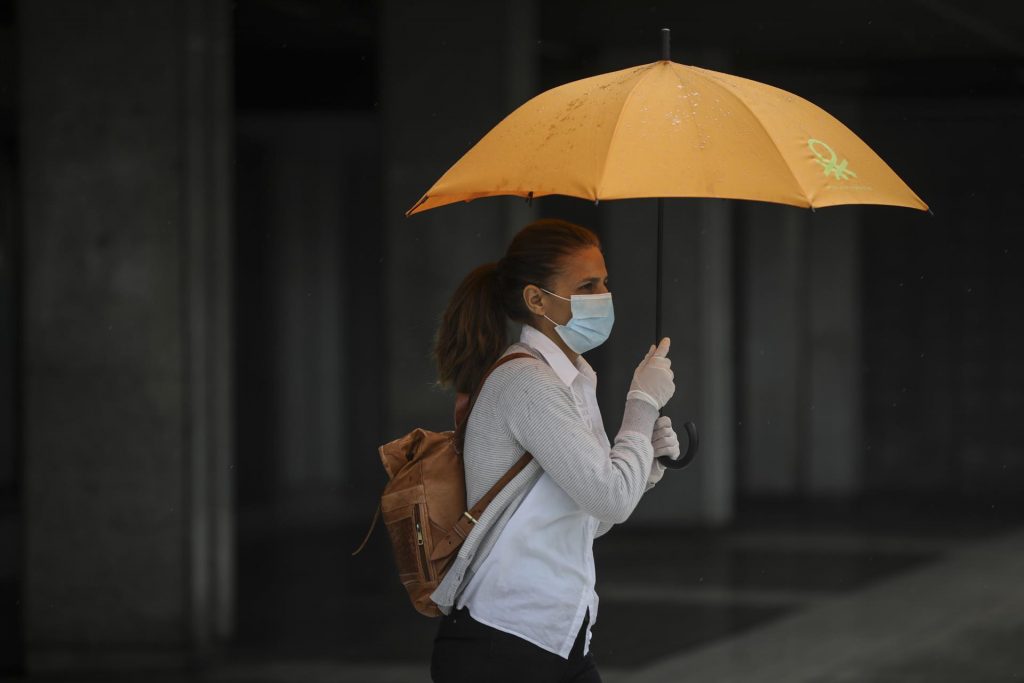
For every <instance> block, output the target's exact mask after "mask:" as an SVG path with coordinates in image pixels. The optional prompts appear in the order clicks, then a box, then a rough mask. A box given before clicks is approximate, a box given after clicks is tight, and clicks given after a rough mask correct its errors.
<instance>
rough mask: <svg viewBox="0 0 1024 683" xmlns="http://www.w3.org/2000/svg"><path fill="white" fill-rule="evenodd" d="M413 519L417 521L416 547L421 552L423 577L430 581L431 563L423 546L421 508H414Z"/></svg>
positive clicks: (417, 506) (415, 506)
mask: <svg viewBox="0 0 1024 683" xmlns="http://www.w3.org/2000/svg"><path fill="white" fill-rule="evenodd" d="M412 514H413V518H414V520H415V521H416V546H417V548H418V549H419V552H420V562H421V563H422V565H423V576H424V577H426V579H427V580H430V563H429V562H428V561H427V550H426V548H425V547H424V546H423V527H421V526H420V506H419V505H414V506H413V508H412Z"/></svg>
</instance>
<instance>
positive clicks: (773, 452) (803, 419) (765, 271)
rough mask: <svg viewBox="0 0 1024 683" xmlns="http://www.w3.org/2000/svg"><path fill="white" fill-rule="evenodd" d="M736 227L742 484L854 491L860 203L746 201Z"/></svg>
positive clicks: (797, 492) (790, 490)
mask: <svg viewBox="0 0 1024 683" xmlns="http://www.w3.org/2000/svg"><path fill="white" fill-rule="evenodd" d="M744 215H745V217H746V224H745V226H744V228H745V229H744V231H743V239H744V244H743V253H744V259H743V263H742V268H743V273H742V276H741V279H742V282H743V300H744V304H743V306H742V316H743V323H742V327H743V332H742V354H743V366H744V373H743V375H744V378H743V382H742V389H741V390H742V392H743V393H742V406H743V407H742V412H741V416H740V419H741V421H742V427H741V434H742V437H741V444H742V445H741V458H740V472H741V488H742V491H743V493H745V494H750V495H755V496H813V497H829V496H840V497H842V496H850V495H854V494H856V493H858V492H859V491H860V489H861V479H862V477H861V465H862V463H861V462H860V452H861V451H860V443H861V378H860V341H859V340H860V334H861V332H860V296H859V293H860V277H859V268H860V256H859V227H858V222H857V216H858V214H857V209H856V208H854V207H831V208H828V209H822V210H820V211H817V212H814V213H811V212H810V211H805V210H801V209H797V208H791V207H784V206H770V205H751V206H749V207H748V208H747V209H746V211H745V214H744Z"/></svg>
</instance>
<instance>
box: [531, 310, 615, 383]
mask: <svg viewBox="0 0 1024 683" xmlns="http://www.w3.org/2000/svg"><path fill="white" fill-rule="evenodd" d="M519 341H521V342H522V343H523V344H526V345H527V346H531V347H533V348H535V349H537V350H538V351H540V352H541V354H543V356H544V358H545V360H547V362H548V365H550V366H551V367H552V368H553V369H554V371H555V374H556V375H558V378H559V379H560V380H562V381H563V382H565V385H566V386H572V383H573V382H574V381H575V380H576V377H577V376H578V375H580V374H582V375H583V376H584V377H586V378H588V379H589V380H590V381H591V382H595V381H596V379H597V375H596V374H595V373H594V369H593V368H592V367H590V363H588V362H587V361H586V360H585V359H584V358H583V356H582V355H577V356H576V365H573V364H572V361H570V360H569V357H568V356H566V355H565V352H564V351H562V349H560V348H558V344H556V343H555V342H553V341H551V339H550V338H548V336H547V335H546V334H544V333H543V332H541V331H540V330H538V329H537V328H536V327H534V326H533V325H528V324H526V323H524V324H523V331H522V332H521V333H520V334H519Z"/></svg>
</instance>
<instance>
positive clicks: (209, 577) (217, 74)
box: [0, 0, 1024, 680]
mask: <svg viewBox="0 0 1024 683" xmlns="http://www.w3.org/2000/svg"><path fill="white" fill-rule="evenodd" d="M663 26H664V27H670V28H672V30H673V34H672V35H673V53H672V54H673V59H674V61H677V62H680V63H684V64H695V65H698V66H704V67H706V68H712V69H716V70H721V71H726V72H729V73H733V74H737V75H741V76H744V77H747V78H751V79H755V80H760V81H764V82H767V83H770V84H772V85H775V86H778V87H781V88H783V89H786V90H790V91H792V92H795V93H798V94H800V95H801V96H802V97H804V98H806V99H809V100H811V101H812V102H815V103H817V104H819V105H821V106H822V107H824V108H825V109H827V110H828V111H830V112H831V113H833V114H834V115H836V116H837V118H839V119H840V120H843V121H844V122H845V123H846V124H847V125H848V126H849V127H850V128H852V129H853V130H854V131H855V132H856V133H857V134H858V135H859V136H860V137H861V138H862V139H864V140H865V141H866V142H867V143H868V144H869V145H870V146H871V147H872V148H873V149H874V150H875V151H876V152H878V153H879V155H880V156H881V157H882V158H883V159H885V160H886V162H887V163H888V164H889V165H890V166H891V167H892V168H893V169H894V170H896V172H897V173H898V174H899V175H900V177H902V178H903V179H904V180H905V181H906V182H907V183H908V184H909V185H910V187H911V188H913V190H914V191H915V192H916V193H917V194H918V195H919V196H920V197H922V198H923V199H924V200H925V202H927V203H928V204H929V205H930V207H931V209H932V211H933V213H934V215H929V214H927V213H921V212H914V211H910V210H907V209H897V208H891V207H835V208H829V209H824V210H818V211H815V212H809V211H805V210H801V209H796V208H793V207H785V206H778V205H767V204H759V203H743V202H719V201H716V200H671V201H669V202H668V204H669V207H668V226H667V233H668V237H667V243H666V249H667V250H668V253H667V263H668V275H667V280H666V296H667V297H668V300H669V305H668V308H667V310H666V329H667V331H668V333H669V334H670V335H671V336H672V337H673V341H674V343H673V350H674V353H673V357H674V367H676V368H677V369H676V372H677V382H678V384H679V392H678V393H677V397H678V398H677V399H676V401H675V403H676V408H675V410H676V414H675V416H674V417H676V418H677V422H682V421H683V419H684V418H685V419H695V420H696V422H697V423H698V426H701V427H702V430H704V445H703V449H704V450H703V451H702V455H701V457H700V459H699V460H698V462H697V463H695V464H694V465H693V466H692V467H691V468H689V469H687V470H684V471H683V472H670V473H668V474H667V475H666V478H665V480H663V482H662V483H660V484H659V485H658V488H657V489H656V490H655V491H654V492H652V493H651V494H650V495H649V496H648V497H647V498H645V500H644V501H643V502H642V503H641V505H640V506H639V507H638V509H637V512H636V513H635V516H634V519H631V520H630V522H629V523H627V524H626V525H623V526H622V528H617V529H615V530H613V532H611V534H610V535H609V536H608V537H607V538H606V539H602V540H599V541H598V542H597V544H596V546H595V547H596V548H597V549H598V553H599V558H598V575H599V586H598V590H599V593H600V592H601V585H600V582H601V581H605V580H607V581H609V582H610V583H611V584H615V582H620V583H622V582H626V583H628V582H630V581H635V580H636V579H637V578H638V576H639V575H638V573H637V572H636V571H635V568H633V569H631V567H633V563H634V562H635V560H636V558H637V555H636V553H640V557H642V558H643V561H644V562H648V563H650V564H649V566H650V567H652V569H650V572H651V573H652V575H654V576H659V575H660V574H659V572H661V573H662V574H664V577H663V580H664V581H666V582H671V583H675V582H677V581H678V582H680V583H682V584H683V585H685V586H689V587H690V588H691V589H693V590H697V589H699V588H701V587H706V586H707V585H708V584H713V585H717V586H721V587H729V588H730V589H734V590H736V591H740V592H741V593H742V591H744V590H749V591H765V590H774V591H789V592H790V593H788V594H790V595H799V594H800V593H801V591H811V592H813V591H819V592H821V591H824V592H834V593H835V594H844V593H845V592H847V591H852V590H856V589H859V588H862V587H865V586H868V585H870V584H872V583H873V582H875V581H877V580H881V579H883V578H886V577H888V576H890V575H895V574H898V573H899V572H901V571H903V570H906V569H909V568H913V567H919V566H922V565H924V564H927V563H929V562H934V561H939V560H940V559H941V558H942V557H943V556H944V552H945V550H946V549H947V548H949V547H951V546H950V545H949V544H953V545H955V544H956V543H959V542H961V541H967V540H975V539H979V538H984V537H987V536H988V535H989V534H992V533H995V532H997V531H1003V530H1005V529H1008V528H1009V527H1011V526H1013V525H1015V524H1017V523H1018V522H1019V521H1020V519H1021V517H1022V512H1024V508H1022V500H1024V496H1022V492H1024V420H1021V419H1020V415H1021V414H1022V413H1024V355H1022V353H1021V349H1022V348H1024V316H1022V313H1021V310H1022V303H1024V237H1022V232H1021V227H1022V226H1021V225H1020V223H1021V221H1020V219H1019V200H1020V194H1021V187H1022V184H1021V176H1020V168H1021V166H1022V163H1024V136H1022V135H1021V132H1020V131H1021V124H1022V123H1024V11H1021V10H1019V9H1018V8H1017V6H1016V5H1015V4H1014V3H1006V2H996V1H995V0H988V1H981V2H979V1H978V0H972V1H970V2H967V1H966V0H934V1H929V0H889V1H887V2H881V1H874V0H871V1H867V2H858V3H822V2H802V1H794V2H778V3H761V2H719V3H689V2H678V3H672V2H656V3H618V2H612V1H610V0H608V1H598V2H594V1H589V2H574V1H573V2H545V3H542V2H511V1H509V2H497V3H493V4H482V3H469V2H453V3H405V2H399V1H397V0H395V1H389V2H383V3H373V2H347V1H341V2H326V1H315V0H238V1H236V2H226V1H224V0H217V1H216V2H200V1H199V0H180V1H174V0H143V1H133V2H128V1H127V0H123V1H114V0H109V1H100V0H96V1H90V2H73V1H71V0H32V1H28V0H23V1H15V0H0V558H2V559H0V596H2V600H3V604H4V605H5V609H4V610H3V611H2V612H0V620H2V623H0V643H3V647H0V672H2V673H5V674H36V673H46V672H53V671H61V672H63V671H70V672H72V673H74V672H78V671H86V670H97V669H98V670H100V671H108V670H128V671H131V670H133V668H132V667H134V666H138V665H139V664H140V662H141V663H143V664H144V665H146V666H168V665H170V666H180V665H182V664H183V663H184V664H187V665H198V666H200V667H214V666H216V665H218V664H219V663H223V662H236V661H242V662H249V661H264V659H268V660H273V661H277V660H279V659H295V660H300V661H313V660H329V661H336V662H341V663H352V662H371V663H373V662H391V663H394V662H395V661H398V662H404V663H407V664H408V665H409V666H420V665H422V664H423V662H424V661H425V659H427V658H429V648H430V637H431V635H432V633H433V629H434V628H435V622H431V621H429V620H425V619H422V618H420V617H418V616H417V615H415V614H414V613H412V611H411V609H410V608H409V607H408V606H407V605H406V604H405V597H404V595H403V594H402V592H401V588H400V586H398V585H397V581H396V580H394V577H393V576H392V575H391V572H392V571H393V570H392V567H391V564H390V556H389V553H390V550H389V548H388V546H387V541H386V540H385V539H386V534H384V533H383V529H378V530H377V532H376V535H375V537H373V539H372V540H371V543H370V545H369V546H368V548H367V550H366V551H365V552H364V554H362V555H360V556H358V557H356V558H351V557H350V556H349V552H350V551H351V549H353V548H354V547H355V546H356V545H357V544H358V542H359V541H360V539H361V538H362V534H363V532H364V531H365V528H366V525H367V524H368V523H369V520H370V518H371V516H372V513H373V509H374V506H375V504H376V502H375V499H376V496H377V495H379V491H380V488H381V487H382V486H383V483H384V475H383V471H382V468H381V467H380V465H379V461H378V458H377V456H376V447H377V445H378V444H380V443H382V442H385V441H388V440H390V439H392V438H395V437H397V436H398V435H400V434H401V433H404V432H405V431H407V430H408V429H411V428H412V427H413V426H417V425H422V426H428V427H434V428H443V427H445V426H446V425H447V420H448V419H449V415H450V408H451V399H452V397H451V395H450V394H447V393H445V392H443V391H441V390H440V389H438V388H437V387H435V386H433V379H434V376H433V368H432V367H431V365H430V359H429V351H430V341H431V336H432V334H433V329H434V325H435V324H436V320H437V318H438V316H439V315H440V313H441V311H442V310H443V306H444V304H445V303H446V301H447V298H448V296H449V295H450V293H451V291H452V290H453V289H454V287H455V285H456V284H457V283H458V281H459V280H460V279H461V277H462V276H463V275H464V274H465V273H467V272H469V270H471V269H472V268H473V267H474V266H476V265H478V264H479V263H482V262H484V261H490V260H495V259H497V258H498V257H500V255H501V253H502V250H503V249H504V245H505V244H507V241H508V239H509V238H510V237H511V236H512V235H513V234H514V233H515V231H516V230H518V229H519V228H520V227H522V225H525V223H526V222H528V221H529V220H531V219H532V218H535V217H541V216H559V217H563V218H567V219H569V220H574V221H577V222H580V223H582V224H584V225H587V226H588V227H590V228H592V229H594V230H595V231H596V232H597V233H598V234H599V235H600V236H601V237H602V240H603V241H604V243H605V252H606V258H607V260H608V265H609V269H610V272H611V275H612V282H613V287H612V288H613V290H614V291H615V293H616V312H617V316H618V319H617V324H616V332H615V334H614V335H613V339H612V341H610V342H609V344H607V345H606V346H604V347H602V348H601V349H598V350H596V351H595V352H594V353H593V354H588V358H589V359H590V360H591V363H592V364H593V365H594V366H595V368H596V369H597V372H598V373H599V375H600V376H601V378H602V383H601V388H600V391H601V400H602V406H603V412H604V416H605V423H606V425H607V426H608V429H609V431H610V434H611V435H613V436H614V432H615V430H616V428H617V426H618V421H619V419H618V414H619V412H620V411H621V406H622V400H623V396H622V394H624V390H625V387H626V385H627V384H628V378H629V375H630V374H631V372H632V369H633V367H634V365H635V362H636V360H637V359H638V358H639V356H640V354H642V351H643V349H645V348H646V344H647V343H648V341H647V338H648V337H649V336H650V331H651V328H652V327H653V281H652V277H653V273H652V268H653V257H654V242H653V240H654V233H653V228H654V223H653V221H654V208H653V202H644V201H640V200H636V201H634V200H624V201H620V202H608V203H602V205H600V206H597V207H595V206H592V205H590V204H588V203H586V202H583V201H580V200H574V199H567V198H558V197H549V198H543V199H540V200H537V201H535V202H533V204H532V205H530V206H526V205H525V204H524V203H523V202H522V201H520V200H515V199H512V198H494V199H488V200H483V201H480V202H474V203H471V204H466V205H457V206H451V207H445V208H441V209H438V210H435V211H431V212H427V213H426V214H423V215H420V216H416V217H413V218H409V219H407V218H405V217H404V215H403V214H404V212H405V210H407V209H408V208H409V207H410V206H411V205H412V204H413V203H414V202H415V200H416V199H417V198H419V196H420V195H421V194H422V193H423V192H424V191H425V190H426V188H428V187H429V186H430V185H431V184H432V183H433V182H434V181H435V180H436V179H437V178H438V177H439V176H440V175H441V174H442V173H443V172H444V171H445V170H446V169H447V168H448V167H449V166H450V165H451V164H452V163H453V162H454V161H455V160H457V159H458V158H459V156H461V154H462V153H463V152H464V151H465V150H466V149H468V148H469V147H470V146H471V145H472V144H473V143H474V142H476V140H478V139H479V138H480V137H481V136H482V135H483V134H484V133H486V131H487V130H489V129H490V128H491V127H492V126H493V125H495V124H496V123H497V122H498V121H499V120H500V119H501V118H502V117H503V116H504V115H505V114H506V113H507V112H509V111H511V110H512V109H513V108H514V107H515V106H517V105H518V104H520V103H521V102H523V101H525V100H526V99H528V98H529V97H531V96H533V95H534V94H536V93H538V92H540V91H542V90H544V89H546V88H549V87H553V86H556V85H559V84H561V83H564V82H567V81H571V80H576V79H578V78H583V77H587V76H591V75H595V74H597V73H601V72H605V71H611V70H614V69H620V68H626V67H628V66H633V65H636V64H642V63H647V62H650V61H654V60H655V59H656V58H657V57H658V49H659V42H658V41H659V36H658V30H659V29H660V28H662V27H663ZM780 531H784V532H785V533H787V534H796V535H797V536H800V535H801V534H803V535H804V536H805V538H806V542H805V543H803V544H797V545H796V546H794V547H790V549H789V550H785V551H784V550H780V549H778V548H777V547H775V546H774V545H773V543H772V542H770V541H764V542H758V543H753V544H751V543H747V542H746V541H744V543H739V542H738V541H736V540H735V539H736V538H737V534H739V535H741V536H743V535H744V534H746V536H743V538H747V539H748V540H749V538H750V536H749V535H750V534H753V535H754V536H757V535H758V534H762V536H760V538H762V539H764V538H767V537H766V536H764V534H769V535H770V534H772V533H776V532H780ZM892 534H902V535H903V536H901V537H913V538H917V539H919V540H920V539H932V540H933V541H934V540H935V539H942V542H938V541H935V542H934V543H932V544H929V543H919V544H917V545H914V544H912V543H911V544H909V545H907V546H906V548H904V549H903V550H901V551H899V552H889V553H886V552H880V551H879V549H878V548H879V547H878V546H872V545H871V544H870V542H869V541H870V539H877V538H879V537H883V538H884V537H888V536H891V535H892ZM822 536H824V537H832V538H837V537H838V538H847V539H849V538H856V539H861V540H863V539H868V540H867V541H864V543H866V544H867V545H863V544H862V545H859V546H856V547H857V548H860V550H856V549H855V550H849V547H848V548H847V550H845V551H842V552H837V551H835V550H834V548H833V549H832V550H829V547H830V546H828V544H824V545H822V543H820V539H821V538H822ZM616 537H618V538H616ZM815 539H817V540H815ZM854 545H856V544H854ZM886 547H888V548H890V550H891V544H890V545H888V546H886ZM865 548H866V549H865ZM672 549H674V550H672ZM659 563H661V564H659ZM602 567H604V569H602ZM659 567H660V569H659ZM642 575H643V576H645V577H646V576H648V575H649V574H647V573H643V574H642ZM698 579H699V580H698ZM616 585H617V584H616ZM615 595H616V592H615V590H609V592H608V597H606V598H605V600H604V602H602V608H603V610H604V614H603V622H604V623H603V624H602V626H603V627H604V629H605V630H604V634H605V635H603V637H604V639H605V643H606V648H607V649H606V650H605V659H604V660H603V661H604V662H606V663H607V664H609V665H610V666H612V667H619V668H621V669H624V670H629V669H632V668H634V667H638V666H640V665H641V664H642V663H645V662H650V661H653V660H657V659H659V658H663V657H667V656H669V655H670V654H672V653H673V652H677V651H679V650H680V648H682V649H685V648H686V647H696V646H697V645H700V644H706V643H708V642H714V641H715V640H716V639H718V638H722V637H725V636H728V635H730V634H735V633H738V632H742V631H744V630H745V629H748V628H750V627H752V626H757V625H763V624H767V623H769V622H771V621H772V620H773V619H775V618H776V617H778V616H780V615H783V614H788V613H791V612H792V611H793V610H796V609H798V608H799V606H800V605H801V604H802V603H801V601H800V600H798V599H793V600H788V601H787V600H786V599H782V598H779V599H777V600H775V601H768V602H763V601H762V603H759V606H756V607H754V606H752V603H750V602H749V601H748V602H744V601H743V600H738V599H732V600H724V601H714V600H709V599H704V598H701V599H700V600H697V601H696V602H694V603H692V604H688V605H687V609H684V610H680V609H679V607H678V605H674V604H673V605H670V604H663V603H659V604H652V605H647V606H644V607H642V608H641V607H638V606H637V604H636V603H635V602H634V601H631V600H629V599H627V598H623V597H615ZM776 597H778V595H777V596H776ZM641 611H642V612H643V613H644V614H646V615H651V614H653V615H655V621H656V623H660V624H662V625H663V626H664V628H663V629H662V630H661V631H662V632H664V633H675V634H676V636H677V637H668V636H664V637H661V638H660V639H659V638H654V639H653V640H651V639H645V640H642V646H639V645H638V646H637V647H631V648H626V647H620V648H619V649H614V648H611V647H610V646H608V645H607V644H609V643H611V642H620V643H621V642H625V641H623V640H621V639H628V638H630V637H634V638H636V637H637V636H636V635H635V630H636V624H637V623H639V620H640V619H641V618H642V617H641V616H640V615H639V612H641ZM394 633H403V634H406V639H407V642H408V646H407V647H403V648H402V651H401V652H400V653H398V654H397V655H396V653H395V652H393V651H392V650H391V649H390V648H389V646H388V644H387V642H388V639H387V638H386V637H385V636H386V635H387V634H394ZM595 633H598V631H595ZM631 633H632V634H633V635H632V636H631V635H630V634H631ZM680 634H682V635H680ZM601 637H602V636H600V635H595V640H594V647H595V648H599V647H600V640H601ZM617 639H618V640H617ZM638 647H639V649H637V648H638ZM598 652H599V654H600V652H601V651H600V650H598ZM638 652H639V653H640V654H637V653H638ZM367 680H369V679H367Z"/></svg>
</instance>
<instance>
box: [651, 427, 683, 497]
mask: <svg viewBox="0 0 1024 683" xmlns="http://www.w3.org/2000/svg"><path fill="white" fill-rule="evenodd" d="M651 445H652V446H654V461H653V462H652V463H651V472H650V474H649V475H648V476H647V489H648V490H650V489H651V488H652V487H653V486H654V485H655V484H657V483H658V482H659V481H661V478H662V477H663V476H665V470H666V469H667V468H666V467H665V466H664V465H662V464H661V463H660V462H658V458H659V457H660V456H662V455H667V456H668V457H670V458H672V459H673V460H678V459H679V455H680V452H679V437H678V436H677V435H676V432H675V430H674V429H672V419H671V418H670V417H668V416H667V415H662V416H661V417H659V418H658V419H657V420H655V422H654V432H653V433H652V434H651Z"/></svg>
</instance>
